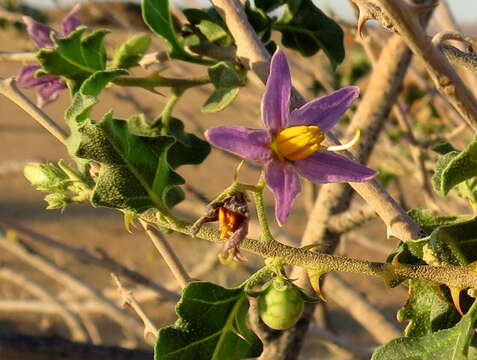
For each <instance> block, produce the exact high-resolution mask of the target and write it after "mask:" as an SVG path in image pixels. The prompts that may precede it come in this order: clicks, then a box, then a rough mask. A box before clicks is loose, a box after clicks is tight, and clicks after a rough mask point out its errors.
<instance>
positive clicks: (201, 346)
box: [154, 282, 262, 360]
mask: <svg viewBox="0 0 477 360" xmlns="http://www.w3.org/2000/svg"><path fill="white" fill-rule="evenodd" d="M248 307H249V303H248V299H247V296H246V294H245V292H244V291H243V289H242V288H238V289H226V288H223V287H221V286H219V285H216V284H212V283H208V282H192V283H189V284H188V285H187V286H186V287H185V288H184V292H183V294H182V297H181V299H180V301H179V303H178V304H177V306H176V313H177V316H178V319H177V321H176V323H175V324H174V325H172V326H167V327H165V328H162V329H160V331H159V335H158V340H157V343H156V346H155V348H154V358H155V360H163V359H170V360H175V359H177V360H179V359H194V360H239V359H246V358H251V357H257V356H259V355H260V354H261V352H262V342H261V341H260V339H259V338H258V337H257V336H256V335H255V334H254V333H253V332H252V330H250V329H249V327H248V325H247V311H248Z"/></svg>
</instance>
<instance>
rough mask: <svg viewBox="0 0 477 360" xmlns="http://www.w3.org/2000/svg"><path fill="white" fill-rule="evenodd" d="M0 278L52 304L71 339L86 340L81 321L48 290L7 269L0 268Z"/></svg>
mask: <svg viewBox="0 0 477 360" xmlns="http://www.w3.org/2000/svg"><path fill="white" fill-rule="evenodd" d="M0 278H2V279H4V280H7V281H10V282H13V283H14V284H16V285H17V286H19V287H20V288H22V289H25V290H27V291H28V292H29V293H31V294H32V295H35V296H36V297H38V298H39V299H41V300H43V301H46V302H49V303H51V304H53V305H54V306H55V307H56V309H57V311H58V314H60V315H61V316H62V317H63V319H64V320H65V323H66V325H67V326H68V328H69V329H70V332H71V338H72V339H73V340H76V341H87V340H88V336H87V335H86V333H85V331H84V330H83V327H82V326H81V321H80V319H79V318H78V316H76V314H74V313H72V312H71V311H70V310H68V309H67V308H66V307H65V306H64V305H63V304H62V303H61V302H59V301H58V300H57V299H56V297H55V296H54V295H53V294H51V293H50V292H49V291H48V290H46V289H45V288H43V287H42V286H40V285H39V284H37V283H35V282H33V281H32V280H30V279H27V278H26V277H25V276H23V275H21V274H18V273H17V272H16V271H14V270H12V269H9V268H7V267H0Z"/></svg>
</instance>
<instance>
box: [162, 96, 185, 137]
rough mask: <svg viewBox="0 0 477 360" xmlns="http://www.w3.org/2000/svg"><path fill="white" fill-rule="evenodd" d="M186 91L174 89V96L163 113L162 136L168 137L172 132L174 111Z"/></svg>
mask: <svg viewBox="0 0 477 360" xmlns="http://www.w3.org/2000/svg"><path fill="white" fill-rule="evenodd" d="M184 91H185V89H176V88H173V89H172V94H171V96H170V97H169V99H168V100H167V103H166V106H164V109H163V110H162V113H161V122H162V129H161V135H168V134H169V130H170V124H171V120H172V110H174V107H175V106H176V104H177V102H178V101H179V99H180V97H181V96H182V94H183V93H184Z"/></svg>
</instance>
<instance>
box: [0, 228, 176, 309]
mask: <svg viewBox="0 0 477 360" xmlns="http://www.w3.org/2000/svg"><path fill="white" fill-rule="evenodd" d="M0 224H2V225H3V226H5V227H6V228H10V229H13V230H15V231H17V232H19V233H21V234H22V235H24V236H26V237H28V238H29V239H30V240H33V241H38V242H40V243H42V244H44V245H47V246H50V247H53V248H56V249H58V250H60V251H62V252H64V253H67V254H70V255H72V256H74V257H75V258H77V259H78V260H79V261H81V262H84V263H87V264H93V265H96V266H99V267H102V268H105V269H108V270H109V271H111V272H115V273H118V274H121V275H123V276H125V277H127V278H129V279H131V280H132V281H134V282H136V283H138V284H141V285H144V286H145V287H147V288H149V289H151V290H153V291H154V292H156V293H157V294H159V295H160V296H162V297H163V298H165V299H168V300H172V301H177V300H178V299H179V297H180V296H179V294H177V293H176V292H174V291H171V290H168V289H167V288H165V287H164V286H162V285H161V284H158V283H157V282H155V281H153V280H151V279H149V278H148V277H146V276H144V275H142V274H141V273H139V272H137V271H135V270H132V269H129V268H127V267H126V266H124V265H122V264H120V263H118V262H117V261H116V260H114V259H112V258H111V257H109V256H108V255H107V254H106V253H105V252H104V251H102V250H101V249H97V251H98V252H99V253H100V255H101V256H95V255H93V254H91V253H90V252H88V251H86V250H85V249H82V248H79V247H74V246H71V245H66V244H64V243H62V242H59V241H57V240H55V239H53V238H51V237H49V236H46V235H44V234H40V233H38V232H36V231H34V230H32V229H30V228H28V227H26V226H24V225H22V224H19V223H16V222H13V221H8V220H5V219H0Z"/></svg>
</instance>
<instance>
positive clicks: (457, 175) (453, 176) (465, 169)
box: [432, 138, 477, 195]
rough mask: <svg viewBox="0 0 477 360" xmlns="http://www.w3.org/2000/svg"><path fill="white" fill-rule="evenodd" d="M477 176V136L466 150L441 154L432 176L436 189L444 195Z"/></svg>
mask: <svg viewBox="0 0 477 360" xmlns="http://www.w3.org/2000/svg"><path fill="white" fill-rule="evenodd" d="M476 176H477V138H475V139H474V141H472V142H471V143H470V144H469V145H468V146H467V147H466V148H465V150H464V151H461V152H457V151H451V152H448V153H447V154H445V155H443V156H441V157H440V158H439V160H438V161H437V164H436V170H435V173H434V176H433V177H432V185H433V187H434V190H435V191H436V192H438V193H440V194H442V195H447V193H448V192H449V191H450V190H451V189H452V188H453V187H454V186H456V185H458V184H460V183H461V182H463V181H465V180H468V179H471V178H473V177H476Z"/></svg>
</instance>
